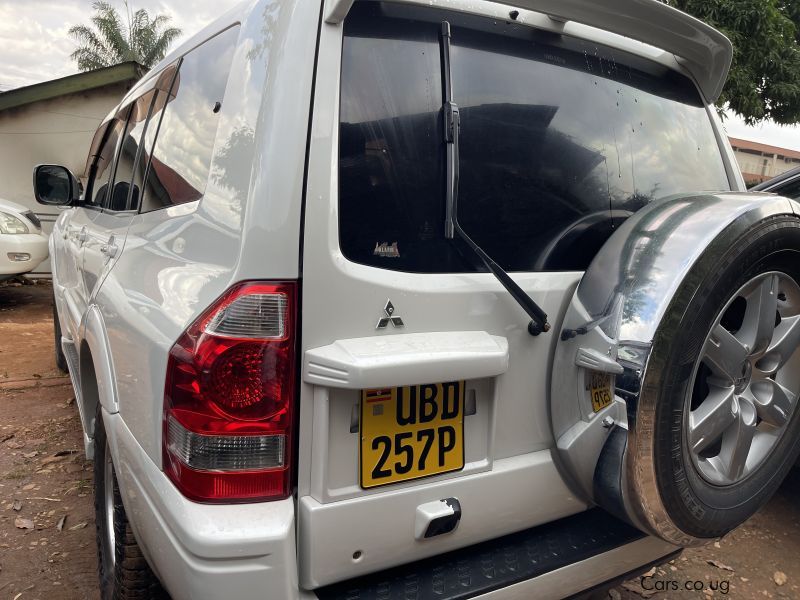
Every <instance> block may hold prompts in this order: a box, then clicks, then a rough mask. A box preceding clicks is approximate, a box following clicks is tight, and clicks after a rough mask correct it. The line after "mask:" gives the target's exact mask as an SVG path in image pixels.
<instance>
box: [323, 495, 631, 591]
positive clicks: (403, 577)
mask: <svg viewBox="0 0 800 600" xmlns="http://www.w3.org/2000/svg"><path fill="white" fill-rule="evenodd" d="M467 512H468V511H467ZM643 537H645V534H643V533H642V532H641V531H639V530H638V529H635V528H634V527H632V526H631V525H629V524H627V523H624V522H622V521H620V520H618V519H616V518H615V517H613V516H611V515H610V514H609V513H607V512H605V511H604V510H602V509H599V508H595V509H592V510H589V511H586V512H582V513H579V514H577V515H573V516H571V517H566V518H564V519H560V520H558V521H553V522H551V523H547V524H545V525H540V526H538V527H534V528H532V529H527V530H525V531H521V532H519V533H514V534H511V535H506V536H503V537H501V538H497V539H494V540H490V541H488V542H483V543H481V544H476V545H474V546H469V547H467V548H462V549H461V550H456V551H453V552H448V553H446V554H442V555H439V556H434V557H431V558H427V559H425V560H421V561H417V562H414V563H410V564H407V565H403V566H400V567H395V568H392V569H388V570H386V571H381V572H379V573H374V574H371V575H366V576H364V577H359V578H356V579H351V580H348V581H343V582H341V583H335V584H333V585H329V586H327V587H323V588H319V589H318V590H316V594H317V597H318V598H320V600H428V599H431V600H433V599H435V600H462V599H466V598H473V597H475V596H479V595H481V594H486V593H488V592H491V591H493V590H497V589H501V588H504V587H508V586H510V585H514V584H515V583H520V582H522V581H526V580H528V579H533V578H535V577H539V576H541V575H544V574H545V573H549V572H551V571H555V570H556V569H560V568H563V567H566V566H568V565H571V564H574V563H578V562H580V561H583V560H586V559H588V558H591V557H593V556H596V555H598V554H602V553H604V552H608V551H610V550H613V549H615V548H618V547H620V546H624V545H625V544H629V543H631V542H634V541H636V540H639V539H641V538H643Z"/></svg>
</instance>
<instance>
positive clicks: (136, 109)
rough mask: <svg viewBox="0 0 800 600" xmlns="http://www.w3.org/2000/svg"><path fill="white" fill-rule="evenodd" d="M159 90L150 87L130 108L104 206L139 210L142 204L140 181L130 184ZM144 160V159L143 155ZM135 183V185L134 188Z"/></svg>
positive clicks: (115, 209)
mask: <svg viewBox="0 0 800 600" xmlns="http://www.w3.org/2000/svg"><path fill="white" fill-rule="evenodd" d="M158 93H159V92H158V90H150V91H148V92H146V93H145V94H143V95H142V96H140V97H139V98H138V99H136V100H135V101H134V102H133V103H132V105H131V108H130V113H129V116H128V123H127V127H126V128H125V135H124V136H123V138H122V145H121V147H120V150H119V157H118V158H117V166H116V171H115V173H114V186H113V190H112V192H111V193H110V194H107V197H106V201H105V203H104V205H103V206H104V208H107V209H108V210H113V211H124V210H137V209H138V208H139V196H140V190H139V185H136V184H135V183H134V185H133V186H131V183H132V179H133V175H134V168H136V159H137V157H138V156H139V154H140V152H139V147H140V145H141V141H142V134H143V133H144V129H145V126H146V124H147V122H148V118H149V116H150V114H151V111H152V109H153V106H154V105H155V100H156V97H157V95H158ZM140 160H141V159H140ZM145 160H146V159H145ZM131 187H133V189H131Z"/></svg>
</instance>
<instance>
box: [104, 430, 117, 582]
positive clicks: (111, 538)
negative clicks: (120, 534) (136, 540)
mask: <svg viewBox="0 0 800 600" xmlns="http://www.w3.org/2000/svg"><path fill="white" fill-rule="evenodd" d="M103 479H104V481H103V494H104V497H103V504H104V506H105V517H106V523H105V525H106V542H107V543H108V556H109V561H110V562H111V567H112V568H113V566H114V562H115V561H116V559H117V557H116V546H115V531H114V463H113V462H111V448H109V447H108V443H106V460H105V473H104V478H103Z"/></svg>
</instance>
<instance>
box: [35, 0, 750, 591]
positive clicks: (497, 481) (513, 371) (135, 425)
mask: <svg viewBox="0 0 800 600" xmlns="http://www.w3.org/2000/svg"><path fill="white" fill-rule="evenodd" d="M428 4H430V5H433V6H436V7H440V8H444V9H449V10H459V11H462V12H469V13H474V14H480V15H488V16H493V17H496V18H506V16H507V14H508V10H509V9H510V8H509V7H508V6H505V5H500V4H497V3H490V2H473V1H471V0H432V1H431V2H429V3H428ZM322 8H323V7H322V4H321V1H320V0H294V1H292V0H275V1H271V0H254V1H253V2H250V3H248V4H247V5H245V6H242V7H239V8H236V9H234V10H232V11H230V12H229V13H227V14H226V15H224V16H223V17H221V18H220V20H218V21H217V22H216V23H215V24H213V25H212V26H210V27H209V28H206V29H205V30H204V31H202V32H201V33H199V34H198V35H196V36H194V37H192V38H191V39H189V40H187V41H186V42H184V44H182V45H181V47H179V48H177V49H176V50H175V51H174V52H172V53H171V54H170V55H169V56H168V57H167V58H166V59H165V60H164V61H162V63H160V65H159V66H157V67H156V69H155V72H157V71H158V69H160V68H162V67H164V66H165V65H168V64H170V63H171V62H172V61H174V60H175V59H176V58H177V57H178V56H180V55H181V54H182V53H185V52H186V51H188V50H190V49H191V48H194V47H195V46H197V45H198V44H200V43H202V42H203V41H204V40H206V39H208V38H209V37H211V36H212V35H214V34H215V33H217V32H219V31H222V30H223V29H226V28H227V27H230V26H232V25H234V24H239V25H240V26H241V30H240V33H239V41H238V46H237V50H236V52H235V54H234V58H233V63H232V66H231V69H230V72H231V76H230V79H229V80H228V83H227V86H228V87H227V90H228V93H226V95H225V109H224V111H223V113H222V118H221V120H220V124H219V127H218V129H217V136H216V142H215V147H214V158H215V159H216V158H219V157H220V156H221V153H222V151H223V147H224V144H225V141H226V140H228V139H231V138H232V136H233V135H234V134H235V132H236V131H237V130H241V129H242V128H245V129H249V130H251V131H252V132H254V135H253V138H252V144H250V145H246V146H245V147H243V148H241V149H240V150H241V153H240V154H238V155H237V167H236V168H233V169H230V170H229V171H228V172H227V173H226V175H227V178H226V179H225V183H224V184H223V183H221V182H220V181H219V180H218V179H215V178H214V177H209V180H208V183H207V188H206V191H205V194H204V196H203V198H202V199H201V200H199V201H195V202H190V203H188V204H185V205H180V206H174V207H170V208H165V209H163V210H157V211H153V212H147V213H142V214H134V213H118V214H109V213H107V212H103V211H102V210H96V209H86V208H72V209H68V210H65V211H64V213H63V214H62V215H61V216H60V217H59V219H58V221H57V222H56V225H55V229H54V233H53V238H52V240H51V244H52V253H53V258H54V261H53V265H54V271H53V278H54V289H55V294H56V305H57V308H58V311H59V319H60V322H61V326H62V332H63V336H64V345H65V347H67V348H68V349H70V348H71V349H72V351H73V352H74V353H75V357H77V361H76V362H75V363H74V365H75V366H77V367H78V368H77V370H74V372H73V373H72V376H73V378H75V384H76V385H75V387H76V391H82V393H78V394H77V395H78V404H79V408H80V411H81V417H82V423H83V426H84V430H85V440H86V446H87V453H88V454H91V438H92V437H93V430H94V424H93V419H94V415H95V414H96V412H95V411H96V404H97V403H99V404H100V405H101V406H102V408H103V416H104V422H105V425H106V430H107V431H108V435H109V439H110V441H111V449H112V455H113V457H114V462H115V466H116V469H117V474H118V478H119V484H120V489H121V491H122V494H123V500H124V503H125V508H126V511H127V512H128V514H129V515H130V520H131V523H132V524H133V527H134V529H135V532H136V535H137V538H138V540H139V542H140V544H141V546H142V549H143V551H144V552H145V554H146V556H147V557H148V559H149V560H150V563H151V564H152V565H153V566H154V568H155V569H156V570H157V571H158V574H159V576H160V577H161V579H162V581H163V582H164V583H165V585H166V587H167V588H168V590H169V592H170V593H171V594H172V596H173V597H175V598H219V597H221V596H223V595H226V594H227V595H230V594H231V589H232V588H231V587H229V586H230V581H231V580H234V581H235V582H236V586H237V587H236V593H235V596H236V597H237V598H251V597H252V598H263V597H264V593H265V592H264V590H271V591H272V593H273V594H274V596H273V597H275V598H287V599H294V598H309V597H313V596H311V595H310V594H309V593H308V592H306V591H304V590H303V588H313V587H317V586H320V585H324V584H328V583H332V582H335V581H341V580H346V579H348V578H351V577H356V576H358V575H362V574H365V573H369V572H373V571H376V570H380V569H383V568H387V567H391V566H395V565H399V564H402V563H407V562H409V561H411V560H416V559H418V558H422V557H425V556H432V555H436V554H439V553H441V552H445V551H451V550H455V549H458V548H462V547H465V546H468V545H471V544H475V543H478V542H481V541H485V540H490V539H493V538H496V537H498V536H499V535H503V534H505V533H510V532H513V531H519V530H522V529H526V528H530V527H533V526H536V525H539V524H542V523H545V522H549V521H552V520H554V519H558V518H561V517H566V516H568V515H571V514H575V513H578V512H580V511H583V510H585V509H586V508H587V506H588V504H587V499H586V498H585V497H584V496H583V495H581V493H580V490H576V488H575V487H574V486H573V485H572V484H571V483H570V482H568V481H567V480H566V478H565V477H564V476H563V473H562V467H561V465H559V464H558V462H557V460H556V459H554V454H553V447H554V444H555V440H554V436H553V431H552V426H551V403H550V400H551V393H550V388H551V384H552V381H551V369H552V364H553V359H554V355H555V351H556V344H557V341H558V335H557V333H555V332H558V331H559V330H560V325H561V322H562V320H563V318H564V314H565V312H566V310H567V307H568V306H569V303H570V300H571V298H572V295H573V293H574V291H575V288H576V287H577V285H578V282H579V281H580V279H581V276H582V273H581V272H577V271H574V272H546V273H514V274H513V279H514V280H515V281H516V282H517V283H518V284H519V285H520V286H521V287H522V289H523V290H525V291H526V292H527V293H528V294H529V295H530V296H531V297H532V298H533V299H534V300H535V301H536V302H537V303H538V304H540V305H541V306H542V307H543V308H544V310H545V311H546V312H547V313H548V314H549V315H550V320H551V323H552V325H553V332H552V333H550V334H545V335H542V336H539V337H532V336H530V335H529V334H528V332H527V330H526V325H527V318H526V317H525V314H524V312H523V311H522V309H521V308H520V307H519V306H518V305H517V304H516V303H515V302H514V300H513V299H512V298H511V297H510V296H509V295H508V293H507V292H506V290H505V289H504V288H503V287H502V285H501V284H500V283H499V282H498V281H497V280H496V279H495V278H494V277H493V276H492V275H491V274H489V273H460V274H413V273H404V272H398V271H389V270H383V269H378V268H374V267H369V266H365V265H360V264H355V263H353V262H350V261H348V260H347V259H346V258H345V257H344V255H343V254H342V252H341V250H340V248H339V230H338V185H339V182H338V147H339V139H338V135H339V100H340V98H339V86H340V75H341V73H340V69H341V47H342V39H343V34H342V26H341V24H330V23H322V24H321V26H320V29H319V30H318V28H317V25H318V24H319V23H320V21H321V11H322ZM520 13H521V14H520V19H519V20H520V23H524V24H527V25H529V26H531V27H536V28H541V29H547V30H551V31H555V30H558V31H563V32H564V33H566V34H568V35H573V36H577V37H583V38H586V39H589V40H593V41H596V42H598V43H603V44H608V45H610V46H612V47H614V48H620V49H623V50H625V51H627V52H632V53H634V54H637V55H639V56H643V57H645V58H647V59H649V60H653V61H656V62H658V63H659V64H662V65H664V66H666V67H668V68H670V69H674V70H676V71H679V72H682V73H686V69H685V67H684V66H682V65H681V64H680V63H679V62H678V61H677V60H676V59H675V57H674V56H673V55H672V54H670V53H668V52H664V51H663V50H659V49H656V48H653V47H652V46H648V45H646V44H643V43H641V42H637V41H633V40H630V39H627V38H624V37H621V36H620V35H617V34H614V33H608V32H605V31H601V30H599V29H596V28H593V27H590V26H588V25H584V24H579V23H573V22H568V23H560V24H559V23H555V22H554V21H553V20H552V19H550V18H549V17H547V16H546V15H544V14H539V13H535V12H532V11H530V10H526V9H521V10H520ZM288 48H291V51H289V50H287V49H288ZM315 57H316V60H317V63H316V65H315ZM147 79H148V78H147V77H146V78H145V79H144V80H143V81H142V82H141V83H140V84H139V85H137V86H136V87H134V88H133V89H132V90H131V92H130V93H129V94H128V96H127V97H126V100H124V101H123V105H124V104H125V102H127V101H129V99H131V98H135V97H136V94H137V90H140V89H141V88H142V86H145V85H147ZM231 90H234V91H235V92H236V93H230V92H231ZM312 90H314V93H313V95H312ZM312 100H313V103H312ZM312 109H313V110H312ZM708 111H709V113H710V114H711V119H712V125H713V127H714V130H715V133H716V135H717V136H718V141H719V144H720V148H721V149H722V156H723V161H724V162H725V165H726V169H727V171H728V176H729V179H730V183H731V187H732V188H733V189H739V190H741V189H743V188H744V183H743V181H742V179H741V175H740V174H738V170H737V169H735V161H734V158H733V155H732V153H731V151H730V148H729V147H728V146H727V141H725V137H724V133H723V132H722V129H721V125H720V124H719V121H718V119H716V117H715V115H714V114H713V108H712V107H709V108H708ZM304 202H305V206H304ZM112 236H113V238H114V240H113V242H114V244H116V245H117V246H118V250H117V252H116V255H115V256H114V257H113V258H110V259H109V258H108V257H106V256H104V255H103V254H102V253H101V252H100V248H101V246H103V245H104V244H106V245H107V244H109V242H111V241H112V240H111V237H112ZM263 279H270V280H296V279H301V280H302V295H301V298H302V304H301V306H300V312H301V314H302V321H301V323H302V330H301V331H300V336H299V340H300V346H301V347H300V356H301V357H302V358H301V364H300V368H299V369H298V371H299V373H298V376H299V378H300V381H299V386H298V387H299V389H298V394H299V418H298V422H299V430H298V433H297V437H298V454H299V456H298V458H297V467H296V468H297V489H296V495H295V497H294V498H290V499H287V500H283V501H279V502H272V503H260V504H241V505H223V506H219V505H217V506H215V505H205V504H198V503H194V502H191V501H189V500H187V499H186V498H184V497H183V496H182V495H181V494H180V493H179V492H178V491H177V489H176V488H175V486H174V485H173V484H172V483H171V481H170V480H169V479H168V477H167V476H166V475H165V474H164V472H163V471H162V470H161V467H162V431H163V420H162V419H163V398H164V387H165V374H166V364H167V358H168V354H169V351H170V349H171V348H172V346H173V344H174V343H175V341H176V340H177V339H178V338H179V337H180V336H181V334H182V333H183V332H184V331H185V330H186V328H187V327H188V326H189V325H190V324H191V323H192V322H193V321H194V320H195V319H196V318H197V317H198V315H200V314H201V313H202V312H203V311H204V310H205V309H206V308H207V307H208V306H210V305H211V304H212V303H213V302H214V301H215V300H216V299H217V298H219V296H220V295H221V294H222V293H223V292H224V291H225V290H227V289H228V288H229V287H230V286H231V285H232V284H233V283H236V282H240V281H246V280H263ZM387 298H388V299H391V301H392V302H393V304H394V305H395V307H396V309H397V314H398V315H399V316H402V318H403V321H404V323H405V326H404V328H403V329H402V330H395V329H393V328H391V327H390V328H388V329H385V330H382V331H376V329H375V323H376V321H377V320H378V318H379V317H380V316H382V310H383V307H384V305H385V303H386V301H387ZM72 365H73V363H71V366H72ZM87 365H92V367H93V368H92V369H91V371H92V372H93V373H94V376H95V378H96V386H95V387H96V389H94V388H92V389H91V390H90V389H89V388H87V387H86V386H85V385H84V384H82V383H81V381H80V378H81V377H83V376H86V375H87V374H89V370H87V368H86V367H87ZM462 378H463V379H466V380H467V387H468V390H470V391H471V393H472V394H474V397H475V406H476V411H475V414H473V415H469V416H467V417H466V419H465V427H466V428H467V431H468V435H469V437H470V439H471V440H472V441H471V443H470V445H469V446H468V447H467V448H466V450H465V452H466V463H465V467H464V469H463V470H462V471H459V472H453V473H446V474H442V475H437V476H434V477H432V478H430V479H426V480H424V483H423V482H420V481H407V482H403V483H397V484H393V485H391V486H388V487H386V488H381V487H378V488H373V489H369V490H364V489H362V488H361V487H360V486H359V481H358V473H357V469H356V468H354V464H356V463H357V456H358V437H359V436H358V435H357V434H356V433H351V427H352V414H353V406H355V405H357V403H358V401H359V390H360V389H362V388H367V387H371V386H378V385H384V386H385V385H404V384H405V385H411V384H419V383H429V382H438V381H444V380H450V379H462ZM618 408H619V407H617V408H615V410H618ZM498 490H501V491H502V493H498ZM448 496H452V497H458V498H460V499H461V501H462V502H463V504H464V512H463V517H462V520H461V523H460V525H459V527H458V528H457V529H456V530H455V531H454V532H453V533H452V534H449V535H447V536H442V537H441V538H435V539H430V540H425V541H419V540H417V539H416V538H415V535H414V522H415V521H414V520H415V515H416V510H417V507H418V506H420V505H421V504H425V503H427V502H431V501H434V500H439V499H441V498H444V497H448ZM531 507H535V509H532V508H531ZM487 514H490V515H491V518H487ZM331 540H335V541H336V544H335V545H336V546H337V552H335V553H333V552H331V549H330V546H331ZM673 550H675V547H673V546H669V545H668V544H664V543H662V542H657V541H656V540H653V539H649V538H645V539H643V540H640V541H639V542H636V543H635V544H631V545H629V546H625V547H622V548H618V549H617V550H615V551H613V552H611V553H609V555H608V557H606V558H605V559H604V560H601V558H600V556H598V557H594V558H593V559H590V560H589V561H584V564H581V563H576V565H573V567H574V568H573V567H570V568H567V569H566V570H562V571H561V573H560V574H558V575H557V574H556V573H557V572H554V573H551V574H549V575H548V576H547V578H545V579H541V578H537V580H536V581H532V582H530V584H529V585H524V584H518V586H519V587H518V586H512V588H513V589H512V588H508V589H507V590H500V591H497V592H493V593H492V594H490V595H489V596H487V597H492V598H506V597H507V598H514V597H530V594H536V595H537V597H555V595H557V591H556V590H557V589H560V590H561V591H563V589H565V588H556V587H554V583H553V582H554V581H556V579H554V578H556V577H562V578H564V577H568V578H570V580H571V581H572V584H573V586H574V591H579V590H580V589H584V588H586V587H589V586H591V585H596V584H598V583H602V582H603V581H605V580H607V579H609V578H610V577H613V576H614V575H615V574H619V573H621V572H624V571H625V570H630V569H632V568H635V567H636V566H638V565H641V564H644V563H646V562H649V561H655V560H657V559H658V558H660V557H662V556H664V555H666V554H668V553H670V552H671V551H673ZM356 551H359V552H360V554H359V555H358V556H359V557H360V558H358V559H355V558H353V556H354V553H355V552H356ZM579 565H580V566H579ZM562 581H563V579H562ZM536 582H538V583H536ZM530 586H533V587H530ZM536 586H539V587H536ZM526 594H527V595H526Z"/></svg>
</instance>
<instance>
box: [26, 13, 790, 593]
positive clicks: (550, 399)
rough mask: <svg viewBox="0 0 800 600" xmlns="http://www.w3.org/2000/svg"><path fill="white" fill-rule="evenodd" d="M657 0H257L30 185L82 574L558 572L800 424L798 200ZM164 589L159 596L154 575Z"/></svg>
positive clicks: (707, 55) (708, 59)
mask: <svg viewBox="0 0 800 600" xmlns="http://www.w3.org/2000/svg"><path fill="white" fill-rule="evenodd" d="M731 55H732V49H731V44H730V43H729V41H728V40H727V39H726V38H725V37H724V36H723V35H722V34H720V33H719V32H717V31H715V30H714V29H712V28H710V27H708V26H706V25H705V24H703V23H701V22H699V21H697V20H695V19H693V18H691V17H689V16H687V15H685V14H682V13H681V12H679V11H677V10H675V9H673V8H671V7H669V6H667V5H665V4H662V3H660V2H657V1H655V0H592V1H589V0H509V2H508V3H504V4H500V3H497V2H493V1H490V0H395V1H391V2H378V1H369V0H365V1H356V2H353V0H324V1H323V0H254V1H252V2H249V3H248V4H246V5H243V6H242V7H240V8H237V9H236V10H234V11H231V12H230V13H228V14H226V15H224V16H223V17H221V18H220V19H219V20H218V21H217V22H216V23H215V24H214V25H212V26H211V27H210V28H208V29H206V30H205V31H203V32H202V33H200V34H199V35H197V36H195V37H194V38H192V39H191V40H189V41H188V42H186V43H185V44H184V45H183V46H182V47H180V48H179V49H177V50H176V51H175V52H173V53H172V54H171V55H170V56H169V57H168V58H166V59H165V60H164V61H163V62H162V63H161V64H160V65H159V66H157V67H156V68H155V69H154V70H153V71H152V72H151V73H150V74H149V75H148V76H146V77H145V78H144V79H143V80H142V81H141V82H140V83H138V84H137V85H136V87H134V89H132V90H131V91H130V92H129V93H128V95H127V96H126V97H125V98H124V99H123V101H122V102H121V103H120V105H119V107H118V108H117V109H115V110H114V111H113V112H112V113H111V114H110V115H109V116H108V118H107V119H106V120H105V121H104V122H103V124H102V125H101V127H100V128H99V129H98V131H97V134H96V135H95V138H94V141H93V143H92V146H91V149H90V152H89V158H88V161H87V166H86V172H85V174H84V176H85V178H86V180H85V181H86V184H85V191H84V193H83V195H80V196H79V194H78V183H77V181H78V180H77V179H76V177H75V176H73V175H72V174H70V173H69V172H68V171H67V170H66V169H64V168H63V167H58V166H53V165H42V166H39V167H37V169H36V172H35V174H34V181H35V187H36V194H37V198H38V199H39V201H40V202H44V203H47V204H58V205H68V206H70V207H71V208H70V209H68V210H65V211H64V212H63V213H62V214H61V216H60V217H59V219H58V222H57V223H56V226H55V230H54V232H53V235H52V237H51V242H50V244H51V254H52V257H53V276H54V290H55V302H56V305H57V309H58V319H57V321H56V336H57V341H58V344H57V348H58V350H57V351H58V352H59V359H60V360H62V361H63V362H64V364H66V365H68V367H69V372H70V374H71V377H72V381H73V385H74V387H75V391H76V396H77V398H78V402H77V405H78V406H79V408H80V412H81V419H82V422H83V427H84V435H85V437H84V440H85V445H86V452H87V454H88V455H89V456H90V457H94V461H95V494H96V500H95V503H96V510H97V542H98V548H99V559H100V568H99V570H100V586H101V590H102V597H103V598H133V597H136V598H145V597H157V596H159V595H161V594H163V593H164V591H166V592H167V593H169V594H170V595H171V596H172V597H173V598H177V599H193V600H196V599H216V600H218V599H239V598H254V599H262V600H264V599H281V600H283V599H289V600H292V599H297V598H315V597H316V598H321V599H324V600H327V599H335V598H341V599H351V600H353V599H400V598H402V599H403V600H406V599H409V600H412V599H420V600H422V599H428V598H436V599H440V600H446V599H450V600H452V599H456V598H458V599H462V598H473V597H482V598H493V599H494V598H498V599H499V598H559V597H566V596H570V595H573V594H577V593H582V592H584V591H586V590H590V589H593V588H597V587H599V586H605V585H609V582H613V581H614V580H617V579H619V578H621V577H626V576H631V575H633V574H636V573H637V572H641V571H642V570H646V569H647V568H648V567H649V566H650V565H653V564H658V563H660V562H663V561H665V560H668V559H669V558H670V557H672V556H673V555H674V554H675V553H677V552H679V551H680V548H681V547H685V546H689V545H693V544H701V543H704V542H707V541H709V540H713V539H715V538H718V537H720V536H722V535H724V534H725V533H727V532H728V531H730V530H731V529H733V528H734V527H736V526H737V525H739V524H740V523H742V522H743V521H744V520H745V519H747V518H748V517H749V516H750V515H752V514H753V513H754V512H755V511H756V510H757V509H758V508H759V507H760V506H762V505H763V504H764V502H766V500H767V499H768V498H769V497H770V495H771V494H772V493H773V492H774V491H775V489H776V487H777V486H778V485H779V484H780V482H781V480H782V479H783V477H784V475H785V474H786V472H787V471H788V469H789V468H790V466H791V464H792V463H793V462H794V461H795V458H796V456H797V454H798V451H800V436H799V435H798V430H800V422H799V420H800V411H798V410H797V404H798V392H799V391H800V352H797V351H796V350H797V347H798V345H799V344H800V205H798V204H796V203H795V202H793V201H791V200H788V199H785V198H782V197H780V196H776V195H770V194H747V193H744V184H743V181H742V178H741V175H740V173H739V171H738V169H737V167H736V164H735V162H734V159H733V156H732V152H731V149H730V147H729V145H728V142H727V141H726V138H725V135H724V133H723V131H722V129H721V126H720V124H719V122H718V119H717V116H716V113H715V109H714V107H713V102H714V101H715V100H717V98H718V97H719V95H720V92H721V90H722V87H723V84H724V82H725V78H726V75H727V71H728V68H729V65H730V61H731ZM162 587H163V590H162Z"/></svg>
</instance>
